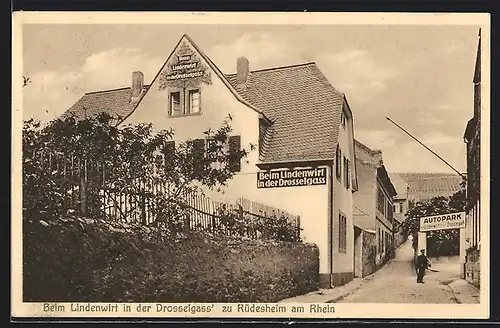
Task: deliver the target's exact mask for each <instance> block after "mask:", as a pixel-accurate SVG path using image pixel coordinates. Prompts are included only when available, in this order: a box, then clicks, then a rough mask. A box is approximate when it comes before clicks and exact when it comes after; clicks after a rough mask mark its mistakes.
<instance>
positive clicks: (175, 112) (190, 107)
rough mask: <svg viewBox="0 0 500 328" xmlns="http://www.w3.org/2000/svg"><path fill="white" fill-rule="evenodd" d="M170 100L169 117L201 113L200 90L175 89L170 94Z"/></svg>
mask: <svg viewBox="0 0 500 328" xmlns="http://www.w3.org/2000/svg"><path fill="white" fill-rule="evenodd" d="M168 98H169V99H168V103H169V108H168V115H169V116H183V115H192V114H199V113H200V111H201V95H200V89H190V88H182V89H175V90H173V91H171V92H170V93H169V95H168Z"/></svg>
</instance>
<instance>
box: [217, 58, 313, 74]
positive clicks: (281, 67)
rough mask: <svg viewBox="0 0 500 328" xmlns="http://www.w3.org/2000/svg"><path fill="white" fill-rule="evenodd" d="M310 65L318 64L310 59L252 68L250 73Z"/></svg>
mask: <svg viewBox="0 0 500 328" xmlns="http://www.w3.org/2000/svg"><path fill="white" fill-rule="evenodd" d="M308 65H316V62H314V61H310V62H305V63H298V64H290V65H282V66H274V67H266V68H260V69H256V70H251V71H250V73H257V72H264V71H273V70H280V69H287V68H294V67H300V66H308ZM224 75H226V76H234V75H236V73H226V74H224Z"/></svg>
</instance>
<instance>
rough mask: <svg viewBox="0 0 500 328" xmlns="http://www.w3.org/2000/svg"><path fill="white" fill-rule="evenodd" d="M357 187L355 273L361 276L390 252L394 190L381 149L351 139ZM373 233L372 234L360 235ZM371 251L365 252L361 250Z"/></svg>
mask: <svg viewBox="0 0 500 328" xmlns="http://www.w3.org/2000/svg"><path fill="white" fill-rule="evenodd" d="M355 150H356V151H355V153H356V168H357V173H358V191H357V192H356V193H355V194H354V238H355V250H354V258H355V276H357V277H364V276H366V275H369V274H371V273H373V272H374V271H375V270H377V269H378V268H379V267H381V266H382V265H383V264H384V263H385V262H386V261H387V260H388V259H389V258H390V257H391V256H392V254H393V251H394V248H393V247H394V232H395V231H394V229H395V228H396V227H397V226H396V224H395V222H394V217H393V207H394V204H393V197H395V196H396V190H395V189H394V186H393V185H392V183H391V180H390V178H389V175H388V174H387V171H386V169H385V166H384V163H383V160H382V152H381V151H380V150H371V149H370V148H368V147H367V146H365V145H363V144H362V143H361V142H359V141H357V140H356V141H355ZM366 234H374V235H375V238H370V237H368V238H364V237H365V235H366ZM370 241H371V242H370ZM370 251H371V252H372V254H373V255H372V256H365V255H364V254H363V253H364V252H370Z"/></svg>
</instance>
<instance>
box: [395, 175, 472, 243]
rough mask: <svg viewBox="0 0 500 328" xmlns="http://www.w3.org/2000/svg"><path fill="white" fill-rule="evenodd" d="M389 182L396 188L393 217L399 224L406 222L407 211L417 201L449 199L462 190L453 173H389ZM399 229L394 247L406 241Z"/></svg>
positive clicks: (459, 179)
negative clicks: (438, 198)
mask: <svg viewBox="0 0 500 328" xmlns="http://www.w3.org/2000/svg"><path fill="white" fill-rule="evenodd" d="M389 176H390V178H391V181H392V182H393V184H394V187H395V188H396V191H397V195H396V197H395V198H394V204H395V206H394V213H395V214H394V216H395V219H396V221H398V223H399V224H401V223H402V222H403V221H404V220H406V214H407V213H408V210H409V209H410V208H411V207H412V206H413V204H415V202H418V201H424V200H427V199H431V198H433V197H438V196H442V197H449V196H451V195H453V194H455V193H456V192H458V191H460V190H461V189H462V186H461V184H462V182H463V179H462V177H461V176H459V175H458V174H453V173H391V174H390V175H389ZM406 237H407V236H406V235H405V234H404V233H403V231H402V230H401V229H399V230H398V232H397V233H396V234H395V243H396V246H399V245H400V244H401V243H402V242H404V241H405V240H406Z"/></svg>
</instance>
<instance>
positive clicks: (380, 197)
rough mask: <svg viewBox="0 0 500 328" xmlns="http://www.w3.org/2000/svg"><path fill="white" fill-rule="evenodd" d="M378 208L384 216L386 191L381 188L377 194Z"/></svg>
mask: <svg viewBox="0 0 500 328" xmlns="http://www.w3.org/2000/svg"><path fill="white" fill-rule="evenodd" d="M377 208H378V211H379V212H380V213H382V214H384V211H385V194H384V191H383V190H382V189H381V188H380V187H379V188H378V194H377Z"/></svg>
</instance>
